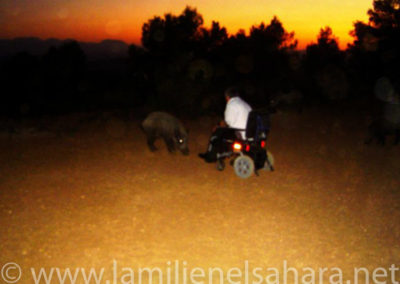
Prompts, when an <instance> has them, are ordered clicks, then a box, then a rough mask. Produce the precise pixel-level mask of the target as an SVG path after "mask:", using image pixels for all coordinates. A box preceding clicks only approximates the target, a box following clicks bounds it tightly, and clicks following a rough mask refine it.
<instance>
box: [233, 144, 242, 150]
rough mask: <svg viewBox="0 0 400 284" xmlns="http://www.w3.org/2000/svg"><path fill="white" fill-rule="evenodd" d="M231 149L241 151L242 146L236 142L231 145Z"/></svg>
mask: <svg viewBox="0 0 400 284" xmlns="http://www.w3.org/2000/svg"><path fill="white" fill-rule="evenodd" d="M233 149H235V150H237V151H240V150H242V144H240V143H238V142H235V143H233Z"/></svg>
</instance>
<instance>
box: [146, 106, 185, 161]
mask: <svg viewBox="0 0 400 284" xmlns="http://www.w3.org/2000/svg"><path fill="white" fill-rule="evenodd" d="M142 128H143V130H144V132H145V134H146V136H147V145H148V146H149V148H150V151H152V152H153V151H156V150H157V148H156V147H155V146H154V142H155V141H156V140H157V139H158V138H161V139H164V142H165V144H166V145H167V149H168V151H169V152H170V153H172V152H175V150H176V148H178V149H179V151H181V153H182V154H183V155H189V147H188V132H187V130H186V129H185V127H184V126H183V124H182V123H181V122H180V121H179V120H178V119H177V118H176V117H174V116H173V115H171V114H169V113H166V112H152V113H150V114H149V115H148V116H147V117H146V119H145V120H144V121H143V122H142Z"/></svg>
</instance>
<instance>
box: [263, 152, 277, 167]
mask: <svg viewBox="0 0 400 284" xmlns="http://www.w3.org/2000/svg"><path fill="white" fill-rule="evenodd" d="M274 164H275V159H274V155H272V153H271V152H269V151H267V161H265V164H264V168H263V170H266V171H271V172H272V171H273V170H274Z"/></svg>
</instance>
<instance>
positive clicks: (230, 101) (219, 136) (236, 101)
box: [199, 88, 251, 163]
mask: <svg viewBox="0 0 400 284" xmlns="http://www.w3.org/2000/svg"><path fill="white" fill-rule="evenodd" d="M225 99H226V108H225V113H224V120H223V121H221V122H220V123H219V125H218V126H216V127H215V128H214V130H213V133H212V134H211V137H210V141H209V144H208V148H207V151H206V152H205V153H200V154H199V157H200V158H203V159H204V160H205V161H206V162H208V163H213V162H216V161H217V153H223V152H226V151H228V150H229V149H227V147H228V145H227V144H226V143H224V139H235V138H237V135H240V138H241V139H246V133H245V131H237V129H243V130H245V129H246V124H247V118H248V116H249V113H250V111H251V107H250V106H249V104H247V103H246V102H245V101H244V100H243V99H241V98H240V96H239V91H238V90H237V89H236V88H229V89H227V90H226V91H225Z"/></svg>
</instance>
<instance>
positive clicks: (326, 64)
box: [304, 26, 348, 100]
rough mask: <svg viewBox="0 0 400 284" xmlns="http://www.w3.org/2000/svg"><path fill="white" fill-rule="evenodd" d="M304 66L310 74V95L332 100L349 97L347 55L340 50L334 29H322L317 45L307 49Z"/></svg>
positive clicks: (311, 45)
mask: <svg viewBox="0 0 400 284" xmlns="http://www.w3.org/2000/svg"><path fill="white" fill-rule="evenodd" d="M304 65H305V68H306V71H307V73H308V78H309V80H310V82H309V93H310V94H313V95H318V96H321V95H322V96H323V98H325V99H328V100H332V99H338V98H343V97H345V96H347V87H348V86H347V79H346V73H345V53H344V52H343V51H341V50H340V49H339V45H338V40H337V38H336V37H335V36H334V35H333V32H332V29H331V28H330V27H329V26H327V27H325V28H321V29H320V31H319V34H318V36H317V43H314V44H310V45H308V46H307V47H306V54H305V59H304Z"/></svg>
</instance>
